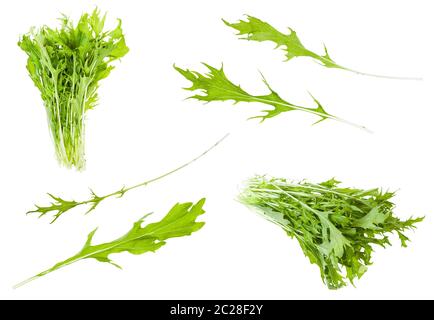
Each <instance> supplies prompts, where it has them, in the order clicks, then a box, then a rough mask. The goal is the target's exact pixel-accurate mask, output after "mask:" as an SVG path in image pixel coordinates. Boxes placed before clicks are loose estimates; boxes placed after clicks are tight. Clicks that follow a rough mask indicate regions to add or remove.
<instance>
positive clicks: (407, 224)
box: [240, 177, 423, 289]
mask: <svg viewBox="0 0 434 320" xmlns="http://www.w3.org/2000/svg"><path fill="white" fill-rule="evenodd" d="M339 184H340V182H339V181H336V180H334V179H331V180H328V181H325V182H323V183H320V184H315V183H309V182H306V181H302V182H300V183H294V182H291V181H287V180H285V179H278V178H267V177H254V178H252V179H251V180H249V181H248V183H247V186H246V188H245V190H244V191H243V193H242V194H241V195H240V201H241V202H242V203H244V204H245V205H247V206H249V207H252V208H254V209H255V210H256V211H257V212H259V213H260V214H261V215H263V216H264V217H265V218H266V219H267V220H269V221H271V222H273V223H275V224H277V225H279V226H280V227H282V228H283V229H284V230H285V232H286V233H287V234H288V236H290V237H291V238H296V239H297V240H298V242H299V244H300V246H301V248H302V250H303V252H304V254H305V255H306V256H307V257H308V258H309V260H310V262H311V263H313V264H317V265H318V267H319V268H320V271H321V277H322V279H323V281H324V283H326V284H327V286H328V287H329V288H330V289H338V288H341V287H343V286H345V285H346V284H347V282H346V279H348V280H349V281H350V282H351V283H352V284H354V279H355V278H360V277H361V276H362V275H363V274H364V273H365V272H366V271H367V267H368V265H370V264H371V263H372V262H371V256H372V252H373V250H374V248H373V245H379V246H382V247H386V246H387V245H391V243H390V242H389V234H391V233H396V234H397V235H398V237H399V239H400V240H401V245H402V246H404V247H406V246H407V241H409V239H408V238H407V236H406V235H405V234H404V232H405V231H406V230H408V229H412V228H414V227H415V223H417V222H421V221H422V220H423V218H416V219H409V220H406V221H401V220H399V219H398V218H397V217H395V216H394V215H393V209H394V204H393V203H392V202H391V199H392V197H393V196H394V193H392V192H383V191H381V190H379V189H370V190H362V189H355V188H342V187H340V186H339ZM343 270H344V271H343Z"/></svg>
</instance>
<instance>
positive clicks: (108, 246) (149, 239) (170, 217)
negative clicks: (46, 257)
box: [15, 199, 205, 287]
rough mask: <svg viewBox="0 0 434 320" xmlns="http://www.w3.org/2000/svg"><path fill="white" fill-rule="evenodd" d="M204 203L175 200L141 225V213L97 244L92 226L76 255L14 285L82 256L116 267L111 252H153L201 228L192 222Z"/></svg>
mask: <svg viewBox="0 0 434 320" xmlns="http://www.w3.org/2000/svg"><path fill="white" fill-rule="evenodd" d="M204 203H205V199H201V200H200V201H199V202H197V203H196V204H194V205H193V203H191V202H188V203H178V204H176V205H175V206H173V208H172V209H171V210H170V211H169V213H168V214H167V215H166V216H165V217H164V218H163V219H162V220H161V221H159V222H155V223H151V224H148V225H146V226H142V225H143V221H144V218H145V217H146V216H145V217H143V218H142V219H140V220H139V221H137V222H136V223H134V225H133V227H132V228H131V230H130V231H128V232H127V233H126V234H125V235H123V236H122V237H120V238H118V239H116V240H114V241H110V242H106V243H102V244H98V245H94V244H92V239H93V236H94V235H95V232H96V229H95V230H94V231H92V232H91V233H90V234H89V235H88V237H87V240H86V243H85V244H84V246H83V248H82V249H81V250H80V251H79V252H78V253H77V254H76V255H74V256H72V257H70V258H68V259H66V260H64V261H62V262H59V263H57V264H55V265H54V266H53V267H51V268H49V269H47V270H45V271H43V272H40V273H38V274H37V275H36V276H34V277H32V278H29V279H27V280H25V281H23V282H21V283H19V284H17V285H16V286H15V287H20V286H22V285H24V284H26V283H28V282H30V281H33V280H35V279H37V278H40V277H42V276H45V275H46V274H48V273H51V272H53V271H56V270H59V269H60V268H63V267H66V266H67V265H70V264H72V263H75V262H78V261H81V260H84V259H95V260H97V261H99V262H107V263H110V264H112V265H114V266H116V267H118V268H120V267H119V266H118V265H117V264H115V263H114V262H113V261H112V260H111V259H110V257H109V256H110V255H111V254H115V253H121V252H129V253H131V254H135V255H139V254H143V253H146V252H155V251H156V250H158V249H159V248H161V247H162V246H164V245H165V244H166V240H167V239H170V238H176V237H183V236H189V235H191V234H192V233H193V232H196V231H198V230H199V229H201V228H202V227H203V225H204V224H205V223H204V222H196V219H197V218H198V217H199V216H200V215H202V214H203V213H205V211H204V210H203V208H202V207H203V205H204Z"/></svg>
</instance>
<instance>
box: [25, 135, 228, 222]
mask: <svg viewBox="0 0 434 320" xmlns="http://www.w3.org/2000/svg"><path fill="white" fill-rule="evenodd" d="M228 136H229V134H226V135H224V136H223V137H222V138H221V139H219V140H218V141H217V142H216V143H214V144H213V145H212V146H211V147H210V148H208V149H207V150H205V151H204V152H202V153H201V154H200V155H198V156H196V157H195V158H193V159H192V160H190V161H188V162H186V163H184V164H182V165H180V166H179V167H176V168H175V169H172V170H170V171H168V172H165V173H163V174H161V175H159V176H156V177H154V178H152V179H148V180H146V181H143V182H141V183H138V184H136V185H132V186H129V187H126V186H123V187H122V188H120V189H118V190H116V191H113V192H111V193H108V194H105V195H103V196H98V195H97V194H96V193H95V192H94V191H93V190H92V189H90V196H89V197H88V198H87V199H85V200H82V201H75V200H65V199H62V198H61V197H58V196H53V195H52V194H50V193H49V194H48V195H49V196H50V197H51V198H52V199H53V200H54V201H53V202H51V204H50V205H48V206H39V205H36V209H34V210H31V211H28V212H27V214H31V213H37V214H39V217H40V218H41V217H44V216H46V215H48V214H51V215H52V221H51V223H54V222H56V221H57V219H59V218H60V217H61V216H62V215H63V214H65V213H66V212H68V211H69V210H72V209H74V208H76V207H82V206H84V207H87V208H88V209H87V211H86V214H87V213H90V212H91V211H93V210H95V209H96V208H97V206H98V205H99V204H100V203H101V202H103V201H104V200H106V199H110V198H121V197H123V196H124V194H125V193H127V192H129V191H131V190H134V189H137V188H142V187H146V186H148V185H149V184H151V183H154V182H157V181H159V180H161V179H163V178H165V177H168V176H170V175H171V174H173V173H176V172H178V171H180V170H182V169H184V168H186V167H188V166H189V165H190V164H192V163H194V162H196V161H197V160H199V159H201V158H202V157H203V156H205V155H206V154H208V152H210V151H211V150H213V149H214V148H215V147H217V146H218V145H219V144H220V143H221V142H223V141H224V140H225V139H226V138H227V137H228Z"/></svg>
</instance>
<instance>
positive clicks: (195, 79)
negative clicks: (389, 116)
mask: <svg viewBox="0 0 434 320" xmlns="http://www.w3.org/2000/svg"><path fill="white" fill-rule="evenodd" d="M204 65H205V66H206V67H207V68H208V73H206V74H201V73H199V72H197V71H190V70H188V69H185V70H184V69H181V68H179V67H176V66H174V68H175V69H176V70H177V71H178V72H179V73H180V74H181V75H183V76H184V77H185V78H186V79H187V80H189V81H191V82H192V85H191V87H188V88H185V89H186V90H189V91H200V93H197V94H194V95H192V96H191V97H190V98H191V99H196V100H199V101H204V102H211V101H233V102H234V103H235V104H236V103H239V102H256V103H262V104H266V105H268V106H270V107H271V108H269V109H266V110H263V111H262V112H263V114H261V115H258V116H254V117H252V118H259V119H261V121H264V120H266V119H270V118H273V117H275V116H278V115H280V114H281V113H284V112H288V111H294V110H298V111H303V112H307V113H310V114H313V115H315V116H317V117H319V118H320V119H319V121H317V122H316V123H318V122H320V121H323V120H325V119H332V120H336V121H340V122H343V123H346V124H350V125H353V126H355V127H357V128H360V129H364V130H367V129H366V128H365V127H363V126H360V125H357V124H354V123H352V122H349V121H347V120H344V119H341V118H339V117H336V116H334V115H331V114H329V113H328V112H326V111H325V110H324V108H323V106H322V105H321V104H320V103H319V102H318V101H317V100H316V99H315V98H313V97H312V98H313V99H314V102H315V103H316V107H312V108H307V107H301V106H298V105H295V104H293V103H290V102H288V101H286V100H284V99H282V98H281V97H280V95H279V94H278V93H277V92H276V91H274V90H273V89H272V88H271V86H270V84H269V83H268V82H267V81H266V80H265V78H264V77H262V80H263V82H264V84H265V86H266V87H267V89H268V90H269V93H267V94H265V95H252V94H250V93H248V92H246V91H245V90H244V89H242V88H241V86H239V85H236V84H234V83H233V82H232V81H230V80H229V79H228V78H227V76H226V74H225V72H224V70H223V66H222V67H221V68H220V69H217V68H215V67H212V66H210V65H208V64H204Z"/></svg>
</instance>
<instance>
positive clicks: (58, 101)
mask: <svg viewBox="0 0 434 320" xmlns="http://www.w3.org/2000/svg"><path fill="white" fill-rule="evenodd" d="M105 20H106V16H105V15H104V16H102V17H101V16H100V12H99V11H98V10H97V9H95V10H94V11H93V13H92V14H90V15H89V14H87V13H86V14H83V15H82V16H81V18H80V20H79V22H78V24H77V25H76V26H74V25H73V23H72V22H71V21H70V20H69V18H67V17H66V16H63V17H62V18H61V19H60V21H61V23H62V24H61V27H60V29H51V28H49V27H47V26H43V27H42V28H40V29H34V28H33V29H31V31H30V32H29V33H28V34H26V35H24V36H22V37H21V39H20V41H19V42H18V45H19V46H20V48H21V49H22V50H23V51H25V52H26V53H27V55H28V59H27V70H28V72H29V75H30V78H31V79H32V80H33V82H34V84H35V86H36V87H37V88H38V89H39V90H40V92H41V97H42V100H43V101H44V105H45V109H46V112H47V118H48V124H49V127H50V130H51V135H52V137H53V140H54V145H55V151H56V155H57V159H58V160H59V163H60V164H61V165H64V166H66V167H68V168H70V167H76V168H77V169H78V170H82V169H83V168H84V166H85V156H84V153H85V147H84V131H85V124H84V122H85V113H86V111H88V110H90V109H92V108H94V107H95V106H96V104H97V102H98V94H97V89H98V86H99V81H100V80H102V79H104V78H106V77H107V76H108V75H109V74H110V72H111V71H112V70H113V69H114V66H113V65H112V62H113V61H115V60H118V59H120V58H122V57H123V56H125V55H126V54H127V53H128V50H129V49H128V47H127V46H126V44H125V38H124V35H123V32H122V28H121V20H119V22H118V25H117V27H116V28H115V29H113V30H111V31H104V24H105Z"/></svg>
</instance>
